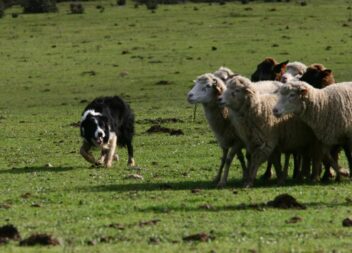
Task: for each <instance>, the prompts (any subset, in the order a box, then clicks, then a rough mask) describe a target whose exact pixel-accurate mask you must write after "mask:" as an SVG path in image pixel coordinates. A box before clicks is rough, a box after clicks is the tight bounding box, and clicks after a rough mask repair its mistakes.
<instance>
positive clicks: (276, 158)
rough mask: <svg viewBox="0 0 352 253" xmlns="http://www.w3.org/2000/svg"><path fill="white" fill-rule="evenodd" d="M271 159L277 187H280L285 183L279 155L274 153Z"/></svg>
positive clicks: (276, 152)
mask: <svg viewBox="0 0 352 253" xmlns="http://www.w3.org/2000/svg"><path fill="white" fill-rule="evenodd" d="M271 159H272V161H273V164H274V168H275V173H276V177H277V183H278V184H279V185H282V184H284V182H285V177H284V174H283V172H282V167H281V153H280V152H278V151H274V152H273V154H272V155H271Z"/></svg>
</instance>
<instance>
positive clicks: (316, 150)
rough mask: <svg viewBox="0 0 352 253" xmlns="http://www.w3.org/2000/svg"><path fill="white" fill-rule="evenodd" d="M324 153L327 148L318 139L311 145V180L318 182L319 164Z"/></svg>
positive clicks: (327, 150) (327, 151)
mask: <svg viewBox="0 0 352 253" xmlns="http://www.w3.org/2000/svg"><path fill="white" fill-rule="evenodd" d="M326 153H329V149H326V147H325V146H324V145H323V144H322V143H321V142H320V141H316V142H315V143H314V145H313V146H312V157H313V170H312V175H311V180H312V181H313V182H318V181H319V179H320V174H321V165H322V161H323V158H324V157H325V156H324V154H326Z"/></svg>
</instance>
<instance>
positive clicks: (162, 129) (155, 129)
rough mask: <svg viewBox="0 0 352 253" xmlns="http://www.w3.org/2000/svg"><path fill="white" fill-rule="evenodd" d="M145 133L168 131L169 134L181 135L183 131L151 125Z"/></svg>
mask: <svg viewBox="0 0 352 253" xmlns="http://www.w3.org/2000/svg"><path fill="white" fill-rule="evenodd" d="M146 133H148V134H151V133H168V134H170V135H175V136H178V135H183V134H184V133H183V131H182V130H181V129H172V128H168V127H162V126H161V125H153V126H151V127H150V128H149V129H148V130H147V131H146Z"/></svg>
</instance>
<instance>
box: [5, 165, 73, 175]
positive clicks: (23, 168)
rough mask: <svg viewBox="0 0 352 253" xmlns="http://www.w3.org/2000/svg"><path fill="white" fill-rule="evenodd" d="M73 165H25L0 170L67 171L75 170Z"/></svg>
mask: <svg viewBox="0 0 352 253" xmlns="http://www.w3.org/2000/svg"><path fill="white" fill-rule="evenodd" d="M73 169H74V168H73V167H63V166H57V167H49V166H25V167H22V168H21V167H14V168H11V169H6V170H0V174H24V173H33V172H53V173H59V172H65V171H70V170H73Z"/></svg>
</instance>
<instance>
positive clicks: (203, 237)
mask: <svg viewBox="0 0 352 253" xmlns="http://www.w3.org/2000/svg"><path fill="white" fill-rule="evenodd" d="M214 239H215V238H214V236H212V235H209V234H207V233H204V232H201V233H198V234H193V235H188V236H185V237H183V238H182V240H184V241H186V242H191V241H198V242H207V241H210V240H214Z"/></svg>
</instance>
